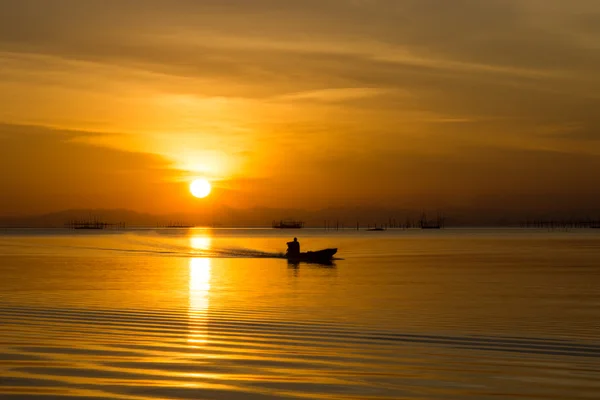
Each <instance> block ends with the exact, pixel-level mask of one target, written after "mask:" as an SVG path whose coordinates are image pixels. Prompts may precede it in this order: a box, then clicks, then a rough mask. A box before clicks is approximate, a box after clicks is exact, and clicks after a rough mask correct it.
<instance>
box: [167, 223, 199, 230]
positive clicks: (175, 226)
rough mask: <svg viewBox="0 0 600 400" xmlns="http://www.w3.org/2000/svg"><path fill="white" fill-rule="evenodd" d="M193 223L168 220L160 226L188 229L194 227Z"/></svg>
mask: <svg viewBox="0 0 600 400" xmlns="http://www.w3.org/2000/svg"><path fill="white" fill-rule="evenodd" d="M194 227H195V226H194V225H190V224H186V223H183V222H169V223H168V224H167V225H165V226H162V227H161V228H172V229H188V228H194Z"/></svg>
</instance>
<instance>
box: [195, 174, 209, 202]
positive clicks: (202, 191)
mask: <svg viewBox="0 0 600 400" xmlns="http://www.w3.org/2000/svg"><path fill="white" fill-rule="evenodd" d="M211 190H212V187H211V185H210V182H208V181H207V180H206V179H196V180H195V181H193V182H192V183H191V184H190V192H191V193H192V195H193V196H194V197H197V198H199V199H203V198H205V197H206V196H208V195H209V194H210V192H211Z"/></svg>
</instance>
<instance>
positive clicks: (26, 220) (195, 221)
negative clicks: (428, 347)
mask: <svg viewBox="0 0 600 400" xmlns="http://www.w3.org/2000/svg"><path fill="white" fill-rule="evenodd" d="M423 212H426V214H427V218H428V219H431V220H434V219H436V218H437V216H438V213H439V215H440V216H442V217H443V218H444V220H445V225H446V226H447V227H467V226H473V227H476V226H519V225H520V224H521V223H522V222H524V221H527V220H530V221H531V220H535V219H538V220H539V219H556V220H561V219H562V220H569V219H578V218H579V219H584V218H588V217H589V218H594V219H598V217H599V216H600V210H580V211H579V212H577V213H565V212H560V211H551V210H550V211H548V210H546V211H537V210H533V211H507V210H500V209H475V210H474V209H467V208H448V209H444V210H439V211H438V210H415V209H400V208H398V209H392V208H374V207H335V208H333V207H332V208H326V209H321V210H301V209H283V208H282V209H278V208H252V209H234V208H229V207H219V208H216V209H215V210H214V211H213V213H212V215H199V214H184V213H174V214H165V215H152V214H144V213H138V212H135V211H131V210H124V209H94V210H89V209H79V210H64V211H58V212H53V213H49V214H43V215H34V216H18V217H15V216H10V217H9V216H6V217H2V216H0V227H4V228H7V227H15V228H16V227H32V228H37V227H40V228H62V227H64V226H65V224H67V223H68V222H70V221H73V220H93V219H97V220H100V221H102V222H106V223H111V224H119V223H124V224H125V225H126V226H127V227H157V226H167V225H193V226H220V227H270V226H271V224H272V222H273V221H279V220H282V219H295V220H301V221H304V222H305V226H306V227H317V228H319V227H324V226H325V225H326V224H328V225H329V226H330V227H335V226H337V225H338V224H339V226H340V227H347V228H352V227H355V226H356V224H357V223H359V224H360V226H361V227H366V226H367V225H375V224H377V225H385V224H393V225H404V224H406V223H407V222H410V223H412V224H416V223H417V222H418V220H419V218H420V217H421V215H422V213H423Z"/></svg>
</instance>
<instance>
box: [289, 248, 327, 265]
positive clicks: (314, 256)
mask: <svg viewBox="0 0 600 400" xmlns="http://www.w3.org/2000/svg"><path fill="white" fill-rule="evenodd" d="M335 253H337V249H323V250H317V251H307V252H306V253H300V254H298V255H290V254H286V255H285V258H287V259H288V261H290V262H313V263H321V262H324V263H328V262H331V259H332V258H333V256H334V255H335Z"/></svg>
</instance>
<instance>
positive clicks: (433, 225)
mask: <svg viewBox="0 0 600 400" xmlns="http://www.w3.org/2000/svg"><path fill="white" fill-rule="evenodd" d="M419 226H420V227H421V229H442V228H443V227H444V217H442V216H441V215H439V214H438V216H437V218H436V219H435V220H434V221H429V220H428V219H427V214H425V213H423V214H422V215H421V219H420V220H419Z"/></svg>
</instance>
